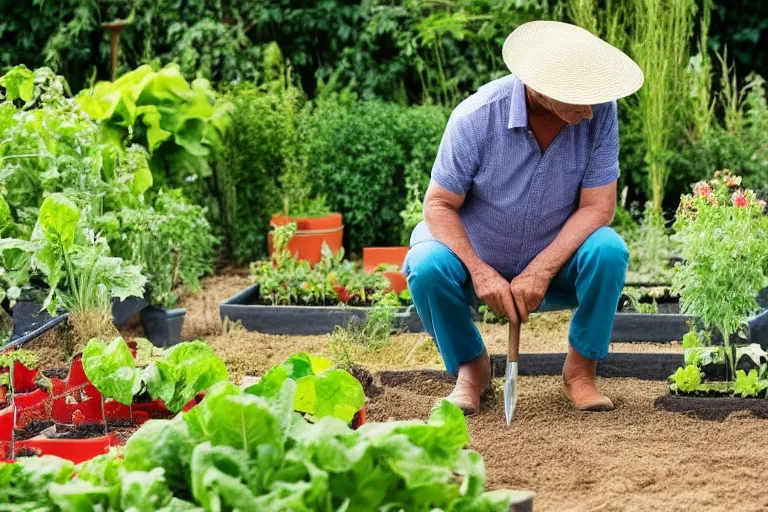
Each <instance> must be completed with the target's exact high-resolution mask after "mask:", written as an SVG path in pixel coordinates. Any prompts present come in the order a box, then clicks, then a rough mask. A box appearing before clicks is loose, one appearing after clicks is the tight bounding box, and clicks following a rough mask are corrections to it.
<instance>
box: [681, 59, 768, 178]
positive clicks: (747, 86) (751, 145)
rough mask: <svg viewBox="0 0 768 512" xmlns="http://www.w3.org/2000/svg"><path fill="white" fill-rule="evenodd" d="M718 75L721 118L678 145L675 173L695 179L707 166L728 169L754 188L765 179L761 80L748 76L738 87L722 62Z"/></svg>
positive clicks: (767, 123) (767, 112) (767, 135)
mask: <svg viewBox="0 0 768 512" xmlns="http://www.w3.org/2000/svg"><path fill="white" fill-rule="evenodd" d="M722 65H723V68H724V69H725V72H724V74H723V77H722V78H721V91H722V92H721V94H720V105H719V106H720V107H721V108H722V109H723V111H724V112H726V116H725V121H724V122H722V123H720V122H713V123H712V125H711V127H710V129H709V130H707V131H706V132H704V133H702V134H700V135H699V136H698V137H696V138H695V139H693V140H692V141H691V142H690V143H689V144H685V145H683V146H682V150H681V151H679V152H676V153H675V154H674V157H673V160H672V164H671V165H672V166H673V168H674V172H675V173H676V174H682V175H685V176H690V177H695V178H696V179H699V178H701V177H704V176H707V175H708V174H709V171H710V170H711V169H730V170H731V171H732V172H733V173H734V174H737V175H740V176H743V177H744V184H745V185H746V186H749V187H753V188H755V189H763V188H765V184H766V182H768V149H767V148H768V103H766V98H765V81H764V80H763V78H762V77H760V76H759V75H754V74H752V75H749V76H748V77H747V78H746V81H745V83H744V85H743V86H742V87H741V88H738V86H737V84H736V77H735V74H732V75H729V74H728V72H727V69H728V68H727V67H726V64H725V62H723V63H722Z"/></svg>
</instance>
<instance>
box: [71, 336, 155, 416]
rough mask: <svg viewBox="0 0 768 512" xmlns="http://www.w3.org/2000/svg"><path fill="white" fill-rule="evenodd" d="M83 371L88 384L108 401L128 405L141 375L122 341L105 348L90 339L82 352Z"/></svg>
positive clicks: (136, 389)
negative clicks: (110, 399)
mask: <svg viewBox="0 0 768 512" xmlns="http://www.w3.org/2000/svg"><path fill="white" fill-rule="evenodd" d="M83 370H85V375H86V377H88V380H90V381H91V383H92V384H93V385H94V386H95V387H96V389H98V390H99V392H100V393H101V394H102V395H104V396H105V397H108V398H113V399H115V400H116V401H118V402H120V403H121V404H125V405H130V404H131V403H133V397H134V395H136V394H137V393H138V392H139V391H140V390H141V372H140V371H139V370H138V369H137V368H136V363H135V361H134V359H133V355H132V354H131V351H130V349H128V346H127V345H126V344H125V341H123V339H122V338H115V339H114V340H112V342H111V343H110V344H109V345H106V344H105V343H104V342H102V341H100V340H97V339H93V340H90V341H89V342H88V344H87V345H86V346H85V349H84V350H83Z"/></svg>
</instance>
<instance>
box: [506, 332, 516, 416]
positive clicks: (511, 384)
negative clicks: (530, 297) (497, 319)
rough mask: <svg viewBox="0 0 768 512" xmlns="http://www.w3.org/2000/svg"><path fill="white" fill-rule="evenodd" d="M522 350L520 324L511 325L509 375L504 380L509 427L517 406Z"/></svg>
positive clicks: (508, 352)
mask: <svg viewBox="0 0 768 512" xmlns="http://www.w3.org/2000/svg"><path fill="white" fill-rule="evenodd" d="M519 349H520V324H519V323H517V324H516V323H513V322H510V323H509V340H508V343H507V374H506V377H505V379H504V414H505V416H506V418H507V425H509V424H510V423H512V415H513V414H514V413H515V405H517V353H518V351H519Z"/></svg>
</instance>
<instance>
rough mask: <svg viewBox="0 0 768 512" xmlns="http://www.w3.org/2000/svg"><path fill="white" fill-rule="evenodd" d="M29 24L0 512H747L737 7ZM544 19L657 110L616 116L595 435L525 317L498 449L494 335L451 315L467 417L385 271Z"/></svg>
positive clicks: (765, 319) (754, 327)
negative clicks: (536, 22)
mask: <svg viewBox="0 0 768 512" xmlns="http://www.w3.org/2000/svg"><path fill="white" fill-rule="evenodd" d="M34 3H35V6H36V9H39V13H38V12H37V11H35V17H32V18H30V17H29V13H21V12H16V11H17V7H12V8H11V9H10V10H9V11H8V12H7V13H0V39H2V40H3V42H4V45H3V48H2V49H0V305H2V308H0V510H18V511H33V510H34V511H51V512H55V511H78V512H79V511H123V510H124V511H145V510H146V511H157V510H162V511H177V510H196V511H197V510H199V511H206V512H207V511H230V510H231V511H247V510H263V511H270V510H273V511H287V510H290V511H350V512H351V511H367V510H370V511H383V510H393V511H394V510H404V511H422V510H423V511H434V510H445V511H453V512H463V511H477V512H481V511H483V512H486V511H487V512H490V511H500V512H501V511H503V512H506V511H518V512H522V511H527V510H600V509H603V510H605V509H607V510H655V509H666V510H689V509H691V508H700V509H704V510H719V509H728V510H732V509H739V510H762V509H764V508H765V507H768V504H766V502H765V496H764V492H762V491H761V490H760V488H759V486H755V485H754V481H755V479H759V477H760V474H759V468H760V467H761V466H762V463H763V459H764V456H763V455H764V454H763V453H762V451H761V450H760V449H759V447H760V446H762V442H763V437H764V435H763V432H764V427H765V420H766V419H768V209H767V208H766V200H768V103H767V101H766V94H765V82H764V80H763V78H762V77H761V76H760V73H765V72H766V69H765V62H766V61H765V58H764V55H762V53H761V52H760V51H759V50H757V49H756V47H757V46H759V45H758V44H757V42H758V41H759V40H760V37H764V34H763V31H764V28H765V27H764V26H763V25H765V24H764V23H763V24H762V25H760V24H759V23H758V25H756V26H755V25H754V23H753V20H751V19H750V20H745V19H742V18H739V17H738V16H736V15H735V14H733V13H734V12H736V11H738V10H739V9H737V8H736V7H733V6H734V5H735V4H736V3H737V2H735V1H734V0H728V1H725V0H723V1H722V2H715V3H712V2H710V1H701V2H697V1H694V0H643V1H640V0H632V1H628V2H623V3H622V2H620V3H619V4H620V5H614V3H613V2H593V1H589V0H561V1H559V2H535V1H521V2H507V1H504V0H490V1H487V0H451V1H448V2H433V3H424V2H412V1H410V0H409V1H397V2H393V1H389V0H374V1H373V2H356V1H353V2H336V1H330V2H327V4H328V5H326V6H325V7H321V6H315V7H312V8H305V7H306V6H303V5H302V6H297V5H294V4H296V2H292V1H286V2H282V3H280V5H274V6H272V5H270V6H267V5H261V4H258V3H255V4H253V3H249V2H209V1H202V0H196V1H190V2H182V3H179V4H177V3H172V2H166V1H160V2H146V1H144V0H118V1H110V2H106V1H101V0H98V1H94V2H92V3H91V4H92V5H90V6H89V7H83V6H82V5H79V4H78V5H75V4H77V2H73V1H65V2H63V3H62V5H61V6H60V8H61V12H58V11H57V12H52V11H51V7H50V6H49V5H48V4H47V3H46V2H34ZM38 4H39V5H38ZM342 4H343V5H342ZM727 6H728V7H727ZM330 12H334V13H335V14H334V16H330V15H329V14H328V13H330ZM542 18H548V19H558V20H562V21H567V22H570V23H575V24H578V25H581V26H583V27H585V28H587V29H588V30H590V31H592V32H593V33H595V34H597V35H599V36H601V37H602V38H604V39H605V40H607V41H609V42H610V43H611V44H613V45H614V46H617V47H618V48H621V49H622V50H623V51H625V52H626V53H628V54H629V55H630V56H631V57H632V58H633V59H635V60H636V61H637V62H638V64H640V66H641V67H642V68H643V71H644V73H645V75H646V83H649V82H651V83H653V84H655V85H656V87H651V88H648V87H647V88H645V89H642V90H641V92H640V93H639V94H638V95H637V97H631V98H626V99H623V100H621V101H620V103H619V118H620V131H621V153H620V164H621V168H622V176H621V178H620V182H619V187H620V188H619V192H620V199H619V203H618V204H617V210H616V215H615V218H614V221H613V227H614V229H616V231H617V232H619V233H620V234H621V235H622V237H623V238H624V239H625V240H626V242H627V245H628V247H629V249H630V264H629V271H628V275H627V282H626V286H625V288H624V293H623V295H622V298H621V300H620V301H619V303H618V304H617V306H616V307H617V315H616V321H615V323H614V327H613V332H612V335H611V352H610V354H609V356H608V358H606V359H605V360H604V361H603V362H601V363H600V364H599V365H598V376H599V377H600V381H601V382H600V383H599V384H600V387H601V388H603V389H604V390H605V391H606V393H607V394H608V395H610V396H611V398H612V399H613V400H614V403H615V404H616V405H617V408H616V410H615V411H612V412H610V413H605V414H600V415H587V416H585V415H584V414H582V413H578V412H576V411H574V410H571V409H570V408H569V407H568V405H567V401H566V400H565V399H564V398H562V396H561V395H560V391H559V390H560V378H559V377H558V376H559V374H560V372H561V370H562V367H563V361H564V357H565V352H566V350H567V347H568V334H567V329H568V322H569V319H570V313H569V312H557V313H541V314H534V315H533V316H532V318H531V320H530V321H529V322H528V323H526V324H525V326H524V327H523V329H522V340H521V344H520V351H521V354H520V358H519V372H520V376H521V377H520V390H521V391H520V399H519V401H518V404H517V409H516V413H515V419H514V421H513V422H512V425H511V426H506V425H505V422H504V420H503V414H502V409H503V401H502V398H501V396H502V382H503V377H504V364H505V358H504V355H503V354H504V353H505V352H506V347H507V340H506V328H505V327H504V324H505V322H506V319H505V318H503V317H499V316H497V315H495V314H494V313H493V312H492V311H490V310H489V309H488V308H487V307H485V306H480V307H478V308H477V310H476V311H473V314H474V320H475V322H476V324H477V326H478V328H479V330H480V332H481V334H482V335H483V339H484V341H485V344H486V347H487V349H488V352H489V353H490V354H491V359H492V365H493V367H494V377H495V379H494V381H493V385H492V388H491V390H490V392H489V393H488V394H487V397H486V400H485V401H484V402H483V404H482V406H481V409H480V412H479V413H478V414H477V415H476V416H473V417H468V418H464V416H463V414H462V413H461V410H460V409H458V408H457V407H456V406H454V405H452V404H450V403H449V402H447V401H443V400H441V398H442V397H444V396H446V395H447V394H448V393H449V392H450V390H451V388H452V385H453V382H454V379H453V377H451V376H449V375H447V374H446V373H445V372H444V371H443V366H442V363H441V358H440V354H439V353H438V350H437V348H436V346H435V344H434V342H433V341H432V340H431V339H430V338H429V336H428V335H427V334H426V333H425V332H424V327H423V325H422V321H421V319H420V318H419V315H418V313H417V311H416V309H415V306H414V304H413V302H412V301H411V296H410V293H409V291H408V285H407V282H406V280H405V278H404V276H403V274H402V272H401V271H402V266H403V264H404V259H405V255H406V253H407V250H408V247H407V245H408V242H409V238H410V233H411V231H412V230H413V228H414V227H415V226H416V225H417V224H418V223H419V222H420V221H421V220H422V219H423V213H422V201H423V197H424V193H425V190H426V187H427V185H428V183H429V175H430V170H431V167H432V164H433V162H434V159H435V155H436V152H437V149H438V146H439V144H440V140H441V136H442V133H443V129H444V128H445V125H446V122H447V120H448V117H449V115H450V113H451V109H452V107H454V106H455V105H456V104H457V103H458V102H459V101H461V99H463V98H464V97H466V96H467V95H469V94H471V93H472V92H473V91H474V90H476V89H477V87H479V86H480V85H482V84H483V83H485V82H487V81H490V80H492V79H494V78H497V77H500V76H503V75H504V74H505V73H506V72H505V71H504V70H505V69H506V68H505V67H504V64H503V62H502V61H501V57H500V55H501V54H500V48H501V43H502V42H503V40H504V37H505V36H506V35H507V33H508V32H509V31H511V30H512V29H514V28H515V27H516V26H518V25H520V24H522V23H524V22H526V21H529V20H532V19H542ZM754 18H755V19H762V21H765V19H768V13H756V14H755V16H754ZM649 20H655V22H654V23H650V22H649ZM726 21H728V22H729V23H732V25H733V27H734V31H735V32H738V33H739V34H748V35H746V36H739V37H741V39H739V38H736V37H735V36H732V35H730V34H724V33H723V32H722V31H721V29H720V28H718V26H717V24H718V23H725V22H726ZM33 22H34V23H33ZM25 27H26V29H25ZM736 28H738V30H736ZM673 29H674V30H673ZM25 30H26V32H25ZM297 31H298V32H297ZM22 34H23V37H22ZM310 34H313V35H310ZM749 38H752V39H749ZM11 39H13V40H14V41H16V42H14V43H10V42H9V41H10V40H11ZM744 40H754V41H755V43H756V44H755V45H754V46H755V48H752V47H751V46H748V45H746V46H745V44H744ZM67 41H71V43H66V42H67ZM5 43H8V44H5ZM723 43H728V44H730V45H731V48H732V50H729V48H728V47H727V46H724V45H723ZM729 51H730V52H731V53H730V54H729ZM660 112H662V113H663V115H661V114H659V113H660ZM712 474H717V475H718V485H717V486H712V485H711V483H712V482H711V475H712Z"/></svg>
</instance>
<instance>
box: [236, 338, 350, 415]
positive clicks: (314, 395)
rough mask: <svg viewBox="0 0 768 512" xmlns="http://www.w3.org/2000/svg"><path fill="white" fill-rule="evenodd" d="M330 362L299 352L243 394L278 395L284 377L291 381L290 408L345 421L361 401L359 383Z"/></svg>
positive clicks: (269, 397) (273, 396)
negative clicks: (292, 394) (291, 400)
mask: <svg viewBox="0 0 768 512" xmlns="http://www.w3.org/2000/svg"><path fill="white" fill-rule="evenodd" d="M332 364H333V363H332V362H331V361H330V360H329V359H327V358H324V357H315V356H310V355H309V354H305V353H303V352H300V353H297V354H294V355H292V356H291V357H289V358H288V359H287V360H286V361H285V362H284V363H283V364H282V365H280V366H276V367H274V368H272V369H271V370H270V371H269V372H267V373H266V375H264V377H263V378H262V379H261V380H260V381H259V382H257V383H256V384H254V385H252V386H250V387H248V388H247V389H246V393H249V394H252V395H257V396H263V397H265V398H267V399H271V398H275V397H277V396H279V394H280V392H281V390H282V388H283V385H284V383H285V381H286V380H289V379H291V380H295V381H296V389H295V393H296V394H295V399H294V402H293V409H294V410H296V411H299V412H303V413H307V414H311V415H312V416H314V417H315V418H317V419H320V418H323V417H326V416H332V417H334V418H338V419H341V420H343V421H345V422H346V423H349V422H351V421H352V419H353V418H354V416H355V413H356V412H357V411H359V410H360V409H361V408H362V407H363V405H364V404H365V392H364V391H363V387H362V385H361V384H360V383H359V382H358V381H357V379H355V378H354V377H353V376H352V375H350V374H349V373H348V372H346V371H344V370H340V369H334V368H332Z"/></svg>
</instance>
